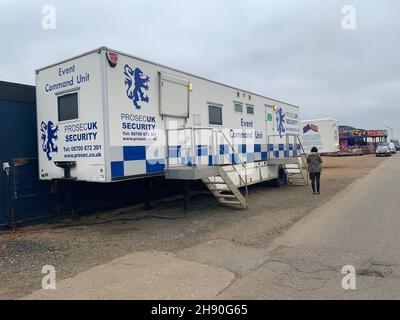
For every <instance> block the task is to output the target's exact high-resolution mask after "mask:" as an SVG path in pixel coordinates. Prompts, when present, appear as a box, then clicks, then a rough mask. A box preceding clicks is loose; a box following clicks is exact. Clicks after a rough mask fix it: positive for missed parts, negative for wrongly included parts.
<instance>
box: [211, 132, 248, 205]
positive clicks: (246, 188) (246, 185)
mask: <svg viewBox="0 0 400 320" xmlns="http://www.w3.org/2000/svg"><path fill="white" fill-rule="evenodd" d="M217 133H221V134H222V136H223V138H224V139H225V141H226V142H228V145H229V146H230V147H231V148H232V150H233V154H234V155H235V156H236V157H237V159H238V160H239V163H238V164H240V165H242V167H243V168H244V175H245V178H244V179H243V178H242V175H241V174H240V172H239V171H238V170H237V169H236V168H235V165H234V164H232V168H233V170H235V172H236V173H237V175H238V177H239V179H240V180H241V181H242V182H243V184H244V185H245V190H246V202H248V197H249V192H248V182H247V166H246V164H247V162H246V161H245V162H242V161H241V159H240V157H239V154H238V153H237V152H236V150H235V147H234V146H233V144H232V143H231V142H230V141H229V139H228V138H227V137H226V135H225V133H224V132H223V131H222V130H218V131H217ZM217 144H218V143H217Z"/></svg>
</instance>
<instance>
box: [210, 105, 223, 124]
mask: <svg viewBox="0 0 400 320" xmlns="http://www.w3.org/2000/svg"><path fill="white" fill-rule="evenodd" d="M208 117H209V121H208V123H209V124H216V125H222V107H219V106H213V105H209V106H208Z"/></svg>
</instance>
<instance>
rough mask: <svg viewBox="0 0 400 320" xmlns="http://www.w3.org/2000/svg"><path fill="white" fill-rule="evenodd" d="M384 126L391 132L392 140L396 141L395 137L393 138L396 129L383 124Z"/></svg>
mask: <svg viewBox="0 0 400 320" xmlns="http://www.w3.org/2000/svg"><path fill="white" fill-rule="evenodd" d="M383 126H384V127H385V128H388V129H389V130H390V139H394V136H393V132H394V128H393V127H390V126H387V125H385V124H383ZM390 139H389V141H390Z"/></svg>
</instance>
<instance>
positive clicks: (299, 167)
mask: <svg viewBox="0 0 400 320" xmlns="http://www.w3.org/2000/svg"><path fill="white" fill-rule="evenodd" d="M300 145H301V144H300ZM301 149H302V155H301V156H300V157H298V158H296V160H297V161H296V162H295V163H287V164H283V165H282V167H283V170H284V171H285V173H286V177H287V181H288V183H289V184H290V185H292V186H306V185H308V181H309V180H308V171H307V158H306V155H305V153H304V150H303V146H301Z"/></svg>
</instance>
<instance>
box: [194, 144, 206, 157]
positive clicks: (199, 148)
mask: <svg viewBox="0 0 400 320" xmlns="http://www.w3.org/2000/svg"><path fill="white" fill-rule="evenodd" d="M196 149H197V156H198V157H201V156H207V155H208V146H202V145H198V146H196Z"/></svg>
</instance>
